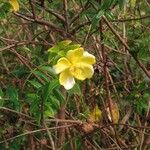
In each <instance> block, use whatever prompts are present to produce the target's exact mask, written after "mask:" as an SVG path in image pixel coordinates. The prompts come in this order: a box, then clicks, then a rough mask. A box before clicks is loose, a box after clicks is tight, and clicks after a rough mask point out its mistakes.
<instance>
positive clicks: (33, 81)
mask: <svg viewBox="0 0 150 150" xmlns="http://www.w3.org/2000/svg"><path fill="white" fill-rule="evenodd" d="M28 82H29V83H30V84H31V85H33V86H34V87H35V88H36V89H39V88H40V87H41V86H42V84H41V83H39V82H38V81H35V80H28Z"/></svg>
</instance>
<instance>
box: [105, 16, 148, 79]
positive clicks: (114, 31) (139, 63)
mask: <svg viewBox="0 0 150 150" xmlns="http://www.w3.org/2000/svg"><path fill="white" fill-rule="evenodd" d="M102 18H103V20H104V21H105V23H106V25H107V26H108V27H109V28H110V30H111V31H112V32H113V33H114V35H115V36H116V37H117V38H118V40H119V41H120V42H121V43H122V44H123V45H124V47H125V48H126V49H127V50H128V51H129V50H130V47H129V46H128V45H127V43H126V42H125V41H124V40H123V39H122V37H121V36H120V35H119V34H118V33H117V31H116V30H115V29H114V28H113V26H112V25H111V23H110V22H109V21H108V20H107V18H106V17H104V16H102ZM129 53H130V51H129ZM130 54H131V56H132V57H133V58H134V60H135V61H136V63H137V64H138V66H139V67H140V68H141V69H142V70H143V72H144V73H145V74H146V76H147V77H148V78H150V72H149V71H148V70H147V69H146V68H145V66H144V64H142V62H141V61H140V60H138V59H137V57H135V56H134V55H133V54H132V53H130Z"/></svg>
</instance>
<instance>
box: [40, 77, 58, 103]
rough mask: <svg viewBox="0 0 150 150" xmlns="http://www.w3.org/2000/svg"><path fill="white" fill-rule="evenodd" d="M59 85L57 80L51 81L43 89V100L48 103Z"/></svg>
mask: <svg viewBox="0 0 150 150" xmlns="http://www.w3.org/2000/svg"><path fill="white" fill-rule="evenodd" d="M58 85H59V82H58V80H57V79H55V80H52V81H49V82H48V83H47V84H46V85H45V86H44V89H43V100H44V101H45V102H46V101H47V99H48V97H49V96H50V95H51V94H52V91H53V89H55V88H56V87H57V86H58Z"/></svg>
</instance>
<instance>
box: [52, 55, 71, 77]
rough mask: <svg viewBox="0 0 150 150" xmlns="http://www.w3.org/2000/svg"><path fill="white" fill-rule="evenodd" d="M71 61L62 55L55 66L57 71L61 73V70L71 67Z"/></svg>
mask: <svg viewBox="0 0 150 150" xmlns="http://www.w3.org/2000/svg"><path fill="white" fill-rule="evenodd" d="M70 65H71V64H70V62H69V61H68V59H67V58H65V57H62V58H60V59H59V60H58V61H57V64H56V65H55V66H53V68H54V70H55V72H56V73H57V74H59V73H60V72H62V71H64V70H66V69H68V68H69V67H70Z"/></svg>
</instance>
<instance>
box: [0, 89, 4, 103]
mask: <svg viewBox="0 0 150 150" xmlns="http://www.w3.org/2000/svg"><path fill="white" fill-rule="evenodd" d="M3 96H4V93H3V91H2V89H1V87H0V106H3V104H4V100H3Z"/></svg>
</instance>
